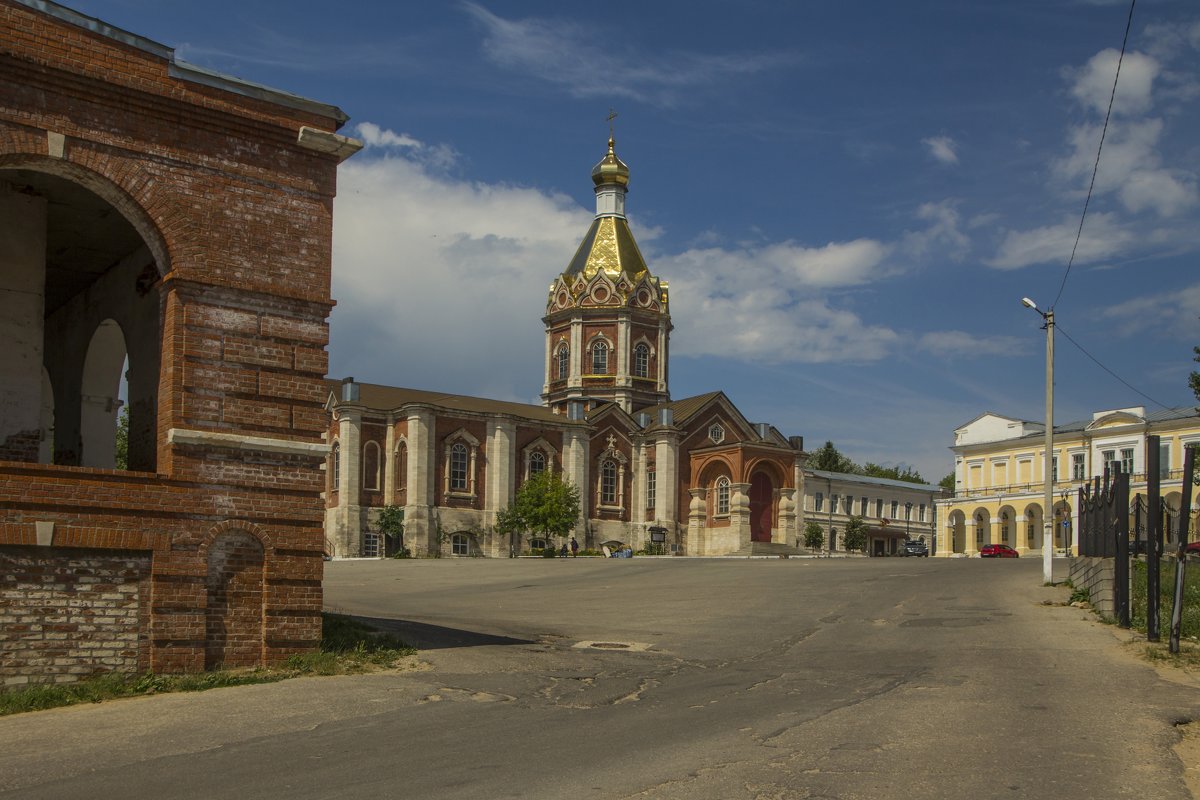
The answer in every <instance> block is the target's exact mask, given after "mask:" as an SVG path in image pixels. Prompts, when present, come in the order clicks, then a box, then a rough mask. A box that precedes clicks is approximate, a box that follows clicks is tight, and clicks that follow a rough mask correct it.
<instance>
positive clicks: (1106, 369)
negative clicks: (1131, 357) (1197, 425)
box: [1054, 323, 1171, 411]
mask: <svg viewBox="0 0 1200 800" xmlns="http://www.w3.org/2000/svg"><path fill="white" fill-rule="evenodd" d="M1054 327H1055V329H1056V330H1057V331H1058V332H1059V333H1061V334H1062V335H1063V336H1065V337H1067V341H1069V342H1070V343H1071V344H1073V345H1075V346H1076V347H1078V348H1079V352H1081V353H1083V354H1084V355H1085V356H1087V357H1088V358H1090V359H1091V360H1092V361H1093V362H1094V363H1095V364H1096V366H1098V367H1099V368H1100V369H1102V370H1104V371H1105V372H1107V373H1108V374H1109V375H1112V376H1113V377H1114V378H1116V379H1117V380H1119V381H1120V382H1121V383H1123V384H1125V386H1126V387H1128V388H1129V389H1131V390H1133V391H1134V392H1136V393H1137V394H1140V395H1141V396H1142V397H1144V398H1146V399H1147V400H1149V401H1150V402H1151V403H1154V405H1156V406H1159V407H1160V408H1162V409H1163V410H1165V411H1170V410H1171V407H1170V406H1168V405H1164V404H1163V403H1160V402H1158V401H1157V400H1155V399H1154V398H1153V397H1151V396H1150V395H1148V394H1146V393H1145V392H1143V391H1141V390H1140V389H1138V388H1136V387H1134V386H1133V385H1132V384H1130V383H1129V381H1127V380H1125V379H1124V378H1122V377H1121V376H1120V375H1118V374H1117V373H1115V372H1113V371H1112V370H1111V369H1109V368H1108V367H1106V366H1104V365H1103V364H1101V363H1100V360H1099V359H1097V358H1096V357H1095V356H1094V355H1092V354H1091V353H1089V352H1088V351H1087V350H1085V349H1084V348H1083V345H1081V344H1080V343H1079V342H1077V341H1075V340H1074V339H1072V338H1071V334H1069V333H1067V332H1066V331H1065V330H1063V326H1062V325H1059V324H1058V323H1055V324H1054Z"/></svg>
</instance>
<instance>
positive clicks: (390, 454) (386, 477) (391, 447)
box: [382, 414, 396, 506]
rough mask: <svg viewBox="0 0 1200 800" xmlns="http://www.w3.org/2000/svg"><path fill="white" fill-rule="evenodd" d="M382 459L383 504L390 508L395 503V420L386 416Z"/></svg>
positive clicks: (390, 416) (389, 415)
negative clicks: (385, 434)
mask: <svg viewBox="0 0 1200 800" xmlns="http://www.w3.org/2000/svg"><path fill="white" fill-rule="evenodd" d="M384 451H385V452H384V453H383V455H382V458H383V504H384V505H387V506H390V505H393V504H394V503H395V502H396V418H395V417H393V416H392V415H391V414H388V415H387V439H386V441H385V443H384Z"/></svg>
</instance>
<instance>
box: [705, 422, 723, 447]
mask: <svg viewBox="0 0 1200 800" xmlns="http://www.w3.org/2000/svg"><path fill="white" fill-rule="evenodd" d="M708 439H709V441H710V442H712V443H713V444H720V443H721V442H723V441H725V426H724V425H722V424H721V423H719V422H714V423H713V424H712V425H709V426H708Z"/></svg>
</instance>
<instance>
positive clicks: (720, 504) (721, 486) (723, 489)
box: [717, 475, 729, 514]
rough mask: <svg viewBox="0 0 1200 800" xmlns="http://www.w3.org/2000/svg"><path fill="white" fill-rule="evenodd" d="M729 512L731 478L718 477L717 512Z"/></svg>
mask: <svg viewBox="0 0 1200 800" xmlns="http://www.w3.org/2000/svg"><path fill="white" fill-rule="evenodd" d="M728 513H729V478H726V477H725V476H724V475H722V476H721V477H719V478H717V514H728Z"/></svg>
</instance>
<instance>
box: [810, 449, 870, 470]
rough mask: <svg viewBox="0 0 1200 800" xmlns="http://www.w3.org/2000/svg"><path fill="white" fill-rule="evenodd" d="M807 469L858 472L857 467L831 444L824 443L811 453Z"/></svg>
mask: <svg viewBox="0 0 1200 800" xmlns="http://www.w3.org/2000/svg"><path fill="white" fill-rule="evenodd" d="M807 466H808V468H809V469H819V470H822V471H824V472H858V465H857V464H855V463H854V462H853V461H851V460H850V459H849V458H847V457H846V456H844V455H842V454H841V452H839V451H838V449H837V448H836V447H834V446H833V442H825V444H823V445H822V446H821V447H819V448H817V449H816V450H814V451H812V453H810V454H809V456H808V464H807Z"/></svg>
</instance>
